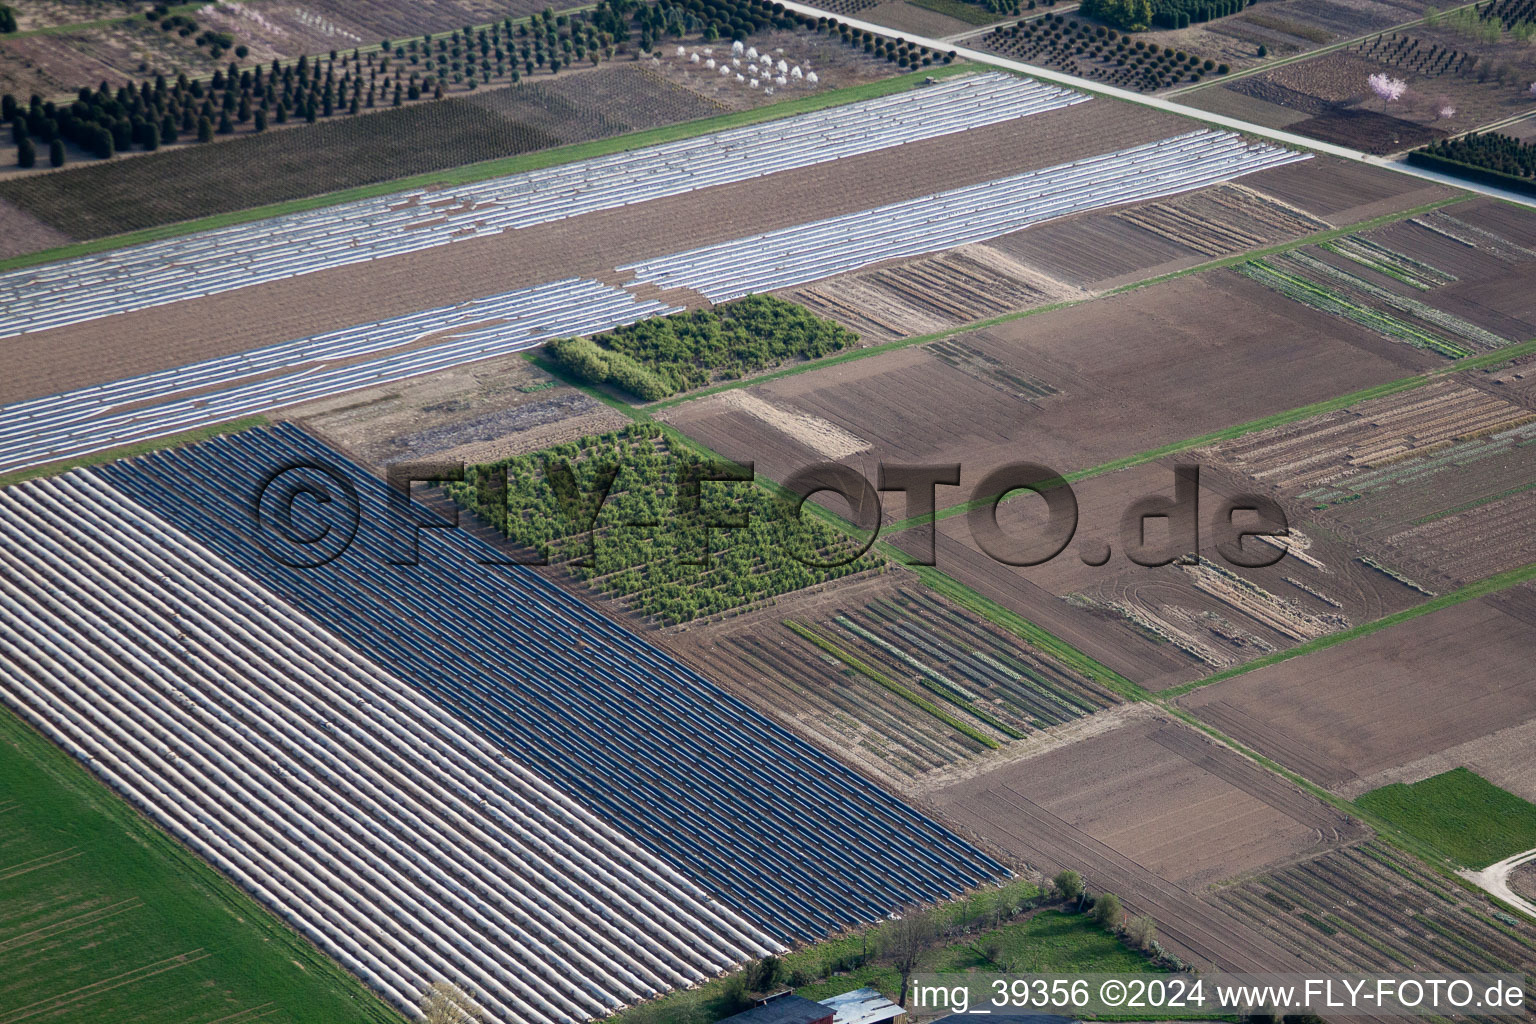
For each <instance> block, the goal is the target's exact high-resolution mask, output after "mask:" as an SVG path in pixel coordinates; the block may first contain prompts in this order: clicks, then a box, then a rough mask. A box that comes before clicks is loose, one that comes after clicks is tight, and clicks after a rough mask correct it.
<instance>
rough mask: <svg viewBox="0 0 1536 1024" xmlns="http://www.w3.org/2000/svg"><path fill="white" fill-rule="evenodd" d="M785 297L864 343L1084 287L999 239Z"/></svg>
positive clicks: (1077, 295) (1075, 295)
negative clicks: (1026, 260)
mask: <svg viewBox="0 0 1536 1024" xmlns="http://www.w3.org/2000/svg"><path fill="white" fill-rule="evenodd" d="M1090 216H1091V215H1090ZM783 296H784V298H786V299H789V300H790V301H792V302H795V303H797V304H799V305H801V306H804V307H805V308H807V309H809V310H810V311H811V312H813V313H816V314H818V315H820V316H824V317H828V318H829V319H832V320H836V321H838V322H839V323H841V324H844V325H845V326H847V327H848V328H850V329H851V330H854V331H857V332H859V334H860V335H861V336H862V337H863V338H864V339H865V340H866V341H867V342H883V341H893V340H895V339H898V338H908V337H913V336H915V335H922V334H931V333H934V332H937V331H941V330H945V329H948V328H954V327H959V326H961V325H963V324H967V323H972V322H974V321H977V320H985V319H988V318H990V317H994V316H999V315H1001V314H1004V313H1013V312H1017V311H1019V310H1025V309H1032V308H1034V307H1036V306H1044V305H1050V304H1052V303H1056V302H1062V301H1072V300H1078V299H1084V298H1087V297H1088V292H1087V291H1086V290H1085V289H1082V288H1077V287H1074V286H1072V285H1069V284H1066V283H1065V282H1063V281H1059V280H1057V279H1055V278H1053V277H1049V276H1047V275H1046V274H1043V273H1041V272H1040V271H1038V270H1035V269H1033V268H1031V267H1028V266H1025V265H1024V264H1022V263H1020V262H1019V261H1018V260H1015V259H1013V258H1012V257H1010V256H1009V255H1008V254H1007V253H1005V252H1003V251H1002V250H1001V248H1000V247H999V245H996V244H978V245H963V246H960V247H959V248H956V249H951V250H949V251H948V252H943V253H939V254H938V255H935V256H920V257H918V258H917V259H913V260H907V261H904V262H902V263H899V264H895V265H887V266H883V267H877V268H876V269H873V270H861V271H855V272H854V273H851V274H841V275H838V276H837V277H830V278H827V279H825V280H822V281H817V282H816V283H814V284H810V285H806V286H804V287H801V288H794V289H790V290H787V291H785V292H784V293H783Z"/></svg>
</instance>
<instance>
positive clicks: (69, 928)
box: [0, 708, 403, 1024]
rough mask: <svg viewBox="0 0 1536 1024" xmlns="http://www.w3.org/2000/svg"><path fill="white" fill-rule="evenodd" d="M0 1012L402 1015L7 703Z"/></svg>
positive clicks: (269, 1017)
mask: <svg viewBox="0 0 1536 1024" xmlns="http://www.w3.org/2000/svg"><path fill="white" fill-rule="evenodd" d="M0 780H3V787H0V963H3V964H4V969H3V970H0V1021H3V1022H5V1024H13V1022H19V1021H23V1020H26V1021H32V1020H37V1021H44V1020H46V1021H50V1022H60V1024H62V1022H80V1024H102V1022H109V1021H110V1022H111V1024H183V1022H185V1024H193V1022H197V1024H205V1022H209V1021H219V1022H225V1024H235V1022H242V1024H244V1022H250V1021H255V1020H258V1019H259V1020H262V1021H264V1022H273V1021H283V1022H292V1024H311V1022H314V1024H340V1022H354V1021H355V1022H376V1024H386V1022H388V1024H402V1020H403V1019H402V1018H401V1017H399V1016H397V1015H396V1014H395V1013H394V1012H393V1011H392V1010H390V1009H389V1008H388V1007H386V1006H385V1005H384V1004H383V1003H382V1002H380V1001H379V1000H378V999H376V998H375V997H374V996H373V995H372V994H371V993H369V992H368V991H367V990H365V989H364V988H363V987H362V985H361V983H360V982H358V981H357V980H356V979H354V978H353V977H352V976H351V975H349V974H347V973H345V972H344V971H343V970H342V969H341V968H340V967H339V966H337V965H336V964H335V963H333V962H332V961H330V960H329V959H328V958H326V957H324V956H323V955H321V954H320V953H319V952H318V951H317V950H316V949H314V948H313V947H312V946H310V945H308V944H307V943H306V942H304V941H303V940H302V939H300V938H299V937H298V936H297V935H295V934H294V933H292V932H291V931H289V930H288V929H287V928H286V927H285V926H283V925H281V924H280V923H278V921H277V920H276V919H275V918H273V917H272V916H270V915H269V914H268V913H267V912H266V911H264V910H263V909H262V908H260V907H259V906H258V905H257V904H256V903H254V902H253V901H252V900H250V899H249V898H247V897H246V896H245V894H244V893H242V892H240V891H239V890H238V889H236V888H235V887H234V886H233V885H232V884H230V883H229V882H228V881H226V880H225V879H224V878H223V877H222V876H221V875H219V874H217V873H216V872H215V871H213V869H212V868H210V867H208V865H207V864H205V863H204V862H203V861H201V860H199V859H198V858H197V857H195V856H194V855H193V854H192V853H191V852H189V851H188V850H186V849H185V848H183V847H182V846H180V845H179V844H177V843H175V842H173V841H172V840H171V839H169V838H168V837H167V836H165V835H164V834H163V833H161V832H159V831H158V830H157V829H155V828H154V827H152V826H151V825H150V824H149V823H148V822H146V821H145V820H144V819H142V818H140V817H139V816H138V815H137V814H135V813H134V812H133V811H132V810H131V809H130V808H129V807H128V805H127V804H126V803H124V802H123V801H122V800H120V799H119V798H118V797H117V796H116V795H115V794H114V793H112V792H111V791H110V790H108V789H107V788H106V787H104V786H103V785H102V784H101V783H100V782H99V781H97V780H96V779H95V778H94V777H93V776H91V775H90V774H89V773H88V772H87V771H86V769H85V768H84V767H83V766H81V765H80V764H79V763H77V762H76V761H74V760H73V759H72V758H70V757H68V756H67V755H65V754H64V753H63V752H62V751H60V750H59V749H58V748H57V747H55V746H54V745H53V744H52V743H50V742H48V741H47V740H46V739H44V738H43V737H41V736H39V735H38V734H37V733H36V732H34V731H33V730H32V729H31V728H30V727H28V726H27V725H26V724H24V723H23V722H22V721H20V720H19V719H18V718H16V717H15V715H13V714H12V713H11V712H10V711H9V710H7V709H4V708H0Z"/></svg>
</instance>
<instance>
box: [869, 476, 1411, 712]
mask: <svg viewBox="0 0 1536 1024" xmlns="http://www.w3.org/2000/svg"><path fill="white" fill-rule="evenodd" d="M1179 462H1189V463H1195V464H1199V463H1201V459H1200V458H1199V456H1198V455H1191V456H1188V457H1183V456H1181V457H1176V458H1168V459H1163V460H1160V461H1158V462H1151V463H1146V464H1144V465H1141V466H1137V467H1134V468H1131V469H1125V470H1121V471H1119V472H1117V473H1107V474H1103V475H1100V476H1095V477H1092V478H1090V479H1087V480H1082V481H1079V482H1077V483H1076V484H1074V485H1073V490H1074V493H1075V495H1076V499H1077V509H1078V528H1077V533H1076V536H1075V538H1074V540H1073V542H1072V546H1071V547H1069V548H1068V549H1067V550H1065V551H1063V552H1062V553H1061V554H1060V555H1059V556H1057V557H1056V558H1054V559H1052V560H1051V561H1049V562H1047V563H1045V564H1044V565H1039V566H1032V567H1027V568H1026V567H1014V566H1009V565H1005V564H1002V563H1001V562H998V561H996V560H994V559H991V558H987V557H985V556H984V552H983V551H982V549H981V548H980V547H979V545H978V541H977V539H976V536H975V533H974V530H973V527H972V525H971V522H970V520H969V516H968V515H967V516H961V515H957V516H954V517H952V518H949V519H946V520H944V521H943V522H942V523H941V524H940V525H939V527H938V551H937V565H938V568H939V569H940V571H944V572H949V573H950V574H951V575H954V576H955V577H956V578H957V579H959V580H961V581H962V582H964V583H967V584H968V585H970V586H971V587H973V588H974V589H977V590H979V591H980V592H981V593H983V594H984V595H985V596H988V597H990V598H992V599H993V600H995V601H997V602H998V603H1000V604H1002V605H1003V606H1004V607H1008V608H1012V609H1014V610H1015V611H1017V612H1018V613H1019V614H1021V615H1023V616H1024V617H1025V618H1026V619H1030V620H1031V621H1036V622H1040V623H1041V624H1042V625H1044V624H1045V622H1046V621H1050V622H1053V623H1055V625H1053V626H1047V628H1051V629H1053V631H1055V630H1057V629H1069V630H1070V631H1071V633H1072V636H1073V637H1074V639H1073V641H1072V642H1073V643H1074V644H1075V645H1077V646H1079V648H1080V649H1081V650H1083V651H1084V652H1085V653H1087V654H1089V655H1091V656H1093V657H1095V658H1098V659H1099V660H1100V661H1102V662H1104V663H1105V664H1107V665H1109V666H1110V667H1112V668H1115V669H1117V670H1118V671H1120V672H1121V673H1122V674H1124V675H1126V676H1127V677H1129V678H1130V679H1132V680H1134V681H1135V682H1137V683H1138V684H1140V685H1142V686H1145V687H1146V688H1148V689H1152V690H1162V689H1165V688H1167V687H1169V686H1172V685H1175V684H1177V683H1181V682H1186V681H1188V680H1190V679H1193V678H1198V677H1199V676H1202V675H1206V674H1209V673H1212V672H1219V671H1226V670H1229V669H1232V668H1235V667H1237V666H1239V665H1242V664H1244V663H1246V662H1248V661H1251V660H1253V659H1255V658H1260V657H1264V656H1266V655H1270V654H1273V653H1275V652H1277V651H1284V650H1287V649H1289V648H1291V647H1293V646H1295V645H1297V644H1301V643H1306V642H1308V641H1311V640H1315V639H1317V638H1318V637H1323V636H1327V635H1329V634H1332V633H1336V632H1338V631H1340V630H1343V629H1347V628H1349V627H1350V626H1352V625H1357V624H1359V623H1362V622H1369V621H1372V620H1374V619H1377V618H1380V617H1382V616H1384V615H1390V614H1393V613H1395V612H1399V611H1402V610H1404V609H1406V608H1409V607H1412V606H1413V605H1415V604H1418V603H1419V602H1421V601H1423V600H1424V599H1425V596H1426V595H1424V594H1423V593H1420V592H1418V591H1416V590H1414V589H1413V588H1412V587H1411V586H1409V585H1407V584H1405V583H1403V582H1401V581H1400V580H1398V579H1395V578H1394V577H1392V576H1390V575H1388V574H1387V573H1385V572H1383V571H1381V570H1379V569H1376V568H1374V567H1372V566H1369V565H1366V564H1364V563H1362V562H1361V560H1360V559H1359V558H1357V557H1356V552H1355V550H1354V549H1353V548H1352V547H1351V546H1349V545H1348V544H1346V543H1343V542H1341V541H1340V540H1339V538H1337V537H1336V536H1334V535H1332V534H1330V533H1328V532H1327V531H1325V530H1321V529H1319V528H1317V527H1316V526H1315V525H1314V524H1313V523H1312V522H1309V521H1307V520H1305V519H1304V518H1303V516H1302V514H1301V513H1300V512H1299V511H1298V510H1297V509H1296V508H1295V507H1294V506H1293V507H1291V508H1290V509H1288V511H1287V520H1288V523H1289V527H1290V536H1289V537H1287V538H1286V539H1285V540H1283V541H1278V542H1276V544H1275V546H1274V549H1273V550H1270V548H1269V547H1268V546H1266V544H1265V543H1264V542H1261V541H1258V540H1251V541H1248V542H1247V544H1245V546H1244V547H1245V551H1248V552H1249V553H1250V554H1252V555H1259V554H1263V555H1266V556H1269V557H1273V558H1275V559H1277V560H1276V561H1275V562H1274V564H1273V565H1270V566H1266V567H1262V568H1244V567H1239V566H1236V565H1233V564H1231V563H1230V562H1228V561H1227V560H1226V559H1225V558H1224V557H1223V556H1222V555H1221V554H1220V553H1219V552H1218V551H1217V545H1218V544H1219V543H1220V542H1221V540H1220V537H1219V535H1217V534H1216V533H1215V525H1214V524H1215V522H1216V519H1215V517H1216V516H1217V514H1218V510H1219V509H1220V508H1221V506H1222V502H1223V501H1224V500H1226V499H1227V498H1229V497H1237V496H1240V495H1244V494H1254V493H1262V488H1260V487H1257V486H1255V485H1254V483H1253V481H1251V480H1246V479H1243V478H1241V477H1238V476H1227V475H1223V474H1222V473H1221V472H1220V471H1219V470H1216V469H1214V468H1213V467H1211V466H1209V465H1202V468H1201V473H1200V485H1201V489H1200V491H1199V493H1198V512H1197V518H1196V525H1197V526H1198V529H1199V538H1198V541H1199V548H1198V553H1199V558H1198V561H1180V562H1175V563H1174V564H1171V565H1164V566H1160V567H1157V568H1147V567H1144V566H1141V565H1137V564H1134V563H1132V562H1131V561H1130V560H1129V559H1128V557H1127V551H1126V545H1127V543H1128V542H1134V541H1139V538H1138V537H1135V536H1130V535H1127V534H1126V533H1124V532H1123V531H1124V528H1123V526H1122V523H1121V517H1122V515H1123V514H1124V512H1125V510H1127V509H1129V508H1130V507H1131V506H1132V504H1133V503H1134V502H1136V501H1138V500H1140V499H1142V498H1146V497H1161V498H1165V499H1170V500H1171V499H1172V498H1173V497H1174V494H1175V486H1174V466H1175V464H1176V463H1179ZM997 523H998V525H999V527H1000V528H1001V529H1002V530H1003V531H1004V533H1005V534H1006V535H1008V536H1014V537H1019V538H1031V537H1039V536H1041V534H1042V531H1043V529H1044V525H1045V524H1044V517H1043V506H1042V504H1041V503H1040V502H1038V501H1037V500H1034V499H1030V498H1028V496H1027V495H1026V496H1025V497H1023V498H1014V499H1010V500H1008V501H1006V502H1004V503H1002V504H1001V505H999V506H998V512H997ZM917 533H918V531H917V530H909V531H907V532H906V533H904V534H900V535H898V536H897V537H896V538H894V541H893V542H894V543H896V544H897V545H898V546H903V547H904V548H906V549H907V550H909V551H910V550H912V546H913V543H914V542H915V540H916V536H917ZM1147 541H1148V544H1147V545H1146V547H1147V551H1146V553H1145V554H1143V556H1142V557H1143V558H1147V557H1149V556H1150V557H1151V558H1153V559H1158V558H1161V557H1177V556H1180V555H1182V554H1183V553H1184V552H1183V549H1182V548H1181V547H1179V546H1178V544H1177V543H1176V542H1175V541H1174V539H1173V537H1172V535H1171V534H1170V533H1169V531H1168V530H1167V529H1162V530H1160V531H1159V532H1157V533H1156V534H1155V535H1154V533H1153V530H1152V529H1151V528H1149V530H1148V537H1147ZM1105 548H1107V549H1108V551H1107V556H1106V554H1105V553H1103V552H1104V549H1105ZM1282 551H1283V552H1286V553H1285V554H1284V555H1283V556H1282V554H1281V553H1282ZM1099 559H1106V560H1105V561H1104V562H1103V564H1099V565H1094V564H1090V560H1092V561H1097V560H1099Z"/></svg>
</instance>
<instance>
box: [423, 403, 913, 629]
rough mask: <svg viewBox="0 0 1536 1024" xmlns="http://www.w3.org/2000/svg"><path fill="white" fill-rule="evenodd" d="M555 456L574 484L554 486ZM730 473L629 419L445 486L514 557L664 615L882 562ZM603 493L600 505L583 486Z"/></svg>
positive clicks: (686, 615) (731, 606) (769, 593)
mask: <svg viewBox="0 0 1536 1024" xmlns="http://www.w3.org/2000/svg"><path fill="white" fill-rule="evenodd" d="M559 467H565V468H564V469H563V470H562V471H563V472H565V473H567V474H568V475H567V476H566V477H565V478H564V479H567V480H570V481H573V483H574V486H575V488H576V489H575V491H574V492H569V491H568V489H567V490H561V489H560V487H559V485H558V481H559V480H560V479H561V478H560V477H558V476H556V475H555V473H556V471H557V469H558V468H559ZM728 472H730V467H720V466H719V465H718V463H715V462H708V463H706V462H704V461H703V460H701V459H699V457H697V456H694V455H692V454H691V453H689V452H687V451H685V450H680V449H678V448H677V447H675V446H674V445H673V443H672V442H671V441H669V440H668V439H667V438H666V437H665V436H663V435H662V433H661V431H660V430H659V429H658V428H656V427H654V426H650V425H635V426H631V427H628V428H626V429H625V430H623V431H620V432H617V433H610V434H604V435H602V436H600V437H586V438H582V439H581V440H580V441H576V442H571V443H568V444H564V445H560V446H558V447H556V448H553V449H549V450H547V451H543V452H536V453H533V454H530V455H521V456H517V457H514V458H513V459H511V460H509V461H506V462H498V463H491V464H488V465H481V466H475V467H473V468H472V469H470V470H469V471H467V473H466V477H465V480H464V482H462V483H451V484H448V485H447V487H446V490H447V493H448V496H449V497H451V498H452V499H453V500H454V501H456V502H457V503H458V504H459V505H461V506H462V507H464V508H465V509H466V510H467V511H470V512H473V513H475V515H476V516H478V517H479V518H480V519H481V520H482V521H484V522H486V523H487V524H488V525H490V526H492V527H493V528H495V529H496V530H498V531H500V532H501V533H502V535H503V536H505V537H506V538H507V540H508V541H509V542H511V544H512V545H514V546H515V548H516V549H517V550H519V551H520V552H522V553H524V557H523V558H522V559H520V560H522V561H537V562H539V563H547V564H552V565H558V566H561V567H562V568H564V569H566V570H567V571H568V572H570V573H571V574H572V575H573V576H575V577H576V578H578V579H580V580H581V581H582V582H584V583H586V584H587V585H588V586H589V587H591V588H592V589H593V590H595V591H597V592H598V593H602V594H607V595H610V596H611V597H613V598H615V599H616V600H617V601H618V603H619V606H620V607H622V608H625V609H628V610H631V611H633V612H634V613H635V614H637V615H639V616H643V617H646V618H647V619H649V620H650V621H653V622H658V623H662V624H665V625H677V624H680V623H686V622H691V621H693V620H694V619H698V618H705V617H710V616H716V615H720V614H723V613H727V612H734V611H736V610H737V609H741V608H744V607H748V608H749V607H754V606H757V605H760V604H762V603H764V602H767V601H771V600H773V599H774V598H775V597H777V596H779V595H780V594H785V593H789V592H792V591H795V590H798V589H800V588H802V587H807V586H812V585H815V584H818V583H825V582H828V581H830V580H835V579H841V578H843V577H847V576H857V575H860V574H862V573H871V572H879V571H880V570H881V569H882V568H883V561H882V560H881V559H879V558H877V557H874V556H872V555H864V554H862V553H861V552H860V551H859V550H858V549H857V548H856V546H855V545H854V544H853V542H852V541H850V540H848V539H847V538H845V537H844V536H843V535H842V534H840V533H838V532H837V531H835V530H833V529H832V528H831V527H829V526H827V525H825V524H824V523H822V522H820V521H819V520H816V519H813V518H810V517H806V518H805V519H804V520H803V521H802V522H801V523H800V525H799V526H798V528H797V527H795V526H793V525H791V522H792V520H793V519H794V513H793V510H792V509H790V508H788V507H786V506H784V505H783V504H781V503H780V502H779V501H778V500H777V499H775V498H772V497H769V495H768V493H767V492H766V491H765V490H763V489H762V488H760V487H758V486H757V485H755V484H753V483H751V482H745V481H734V482H727V480H729V479H730V478H729V477H725V478H722V474H724V473H728ZM704 479H710V480H712V481H715V482H714V483H713V485H712V486H703V484H699V485H698V486H699V487H700V491H699V492H698V494H699V497H698V504H697V505H696V506H692V505H690V504H689V501H690V499H689V498H688V494H689V493H690V491H689V487H690V484H689V481H690V480H694V481H702V480H704ZM604 494H606V496H607V497H606V501H604V502H603V504H602V505H601V507H600V508H593V507H591V506H589V505H588V504H586V502H588V501H589V499H588V498H586V497H581V496H586V495H604ZM583 510H585V511H583ZM710 524H737V525H735V526H728V525H716V526H713V527H711V525H710ZM528 553H533V554H535V555H536V558H534V559H530V558H528V557H527V554H528Z"/></svg>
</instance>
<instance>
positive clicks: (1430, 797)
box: [1355, 768, 1536, 869]
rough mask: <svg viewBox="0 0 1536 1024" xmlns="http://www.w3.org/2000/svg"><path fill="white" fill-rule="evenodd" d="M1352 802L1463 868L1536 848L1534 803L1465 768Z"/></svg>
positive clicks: (1393, 786)
mask: <svg viewBox="0 0 1536 1024" xmlns="http://www.w3.org/2000/svg"><path fill="white" fill-rule="evenodd" d="M1355 802H1356V803H1358V804H1359V805H1360V806H1361V807H1362V808H1364V809H1365V810H1367V811H1370V812H1371V813H1373V814H1375V815H1377V816H1378V817H1380V818H1382V819H1383V820H1385V821H1387V822H1389V823H1390V824H1392V825H1396V826H1397V827H1398V828H1400V829H1402V830H1403V831H1404V832H1407V833H1408V834H1409V835H1411V836H1413V837H1414V838H1415V839H1418V840H1420V841H1421V842H1424V843H1426V844H1428V845H1429V846H1431V847H1433V848H1435V849H1436V850H1438V851H1440V852H1441V853H1443V854H1445V856H1447V857H1449V858H1450V859H1451V860H1453V861H1455V862H1456V863H1458V864H1461V865H1463V866H1465V867H1469V868H1474V869H1481V868H1485V867H1487V866H1488V865H1490V864H1495V863H1497V862H1499V861H1501V860H1503V859H1504V858H1505V857H1509V856H1512V855H1513V854H1516V853H1520V852H1521V851H1523V850H1529V849H1533V848H1536V804H1531V803H1530V802H1528V801H1526V800H1522V799H1520V798H1519V797H1517V796H1515V795H1514V794H1513V793H1510V792H1507V791H1506V790H1503V789H1500V788H1499V787H1498V786H1495V785H1494V784H1493V783H1491V782H1489V781H1488V780H1487V779H1485V778H1483V777H1482V776H1481V775H1478V774H1476V773H1475V772H1471V771H1468V770H1467V769H1465V768H1457V769H1454V770H1453V771H1448V772H1446V773H1445V774H1443V775H1436V776H1434V777H1433V778H1428V779H1425V780H1424V781H1423V782H1416V783H1414V784H1413V785H1411V786H1407V785H1403V784H1402V783H1394V784H1392V785H1390V786H1383V787H1381V788H1380V789H1376V790H1372V791H1371V792H1369V793H1366V794H1365V795H1364V796H1362V797H1360V798H1359V799H1358V800H1357V801H1355Z"/></svg>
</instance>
